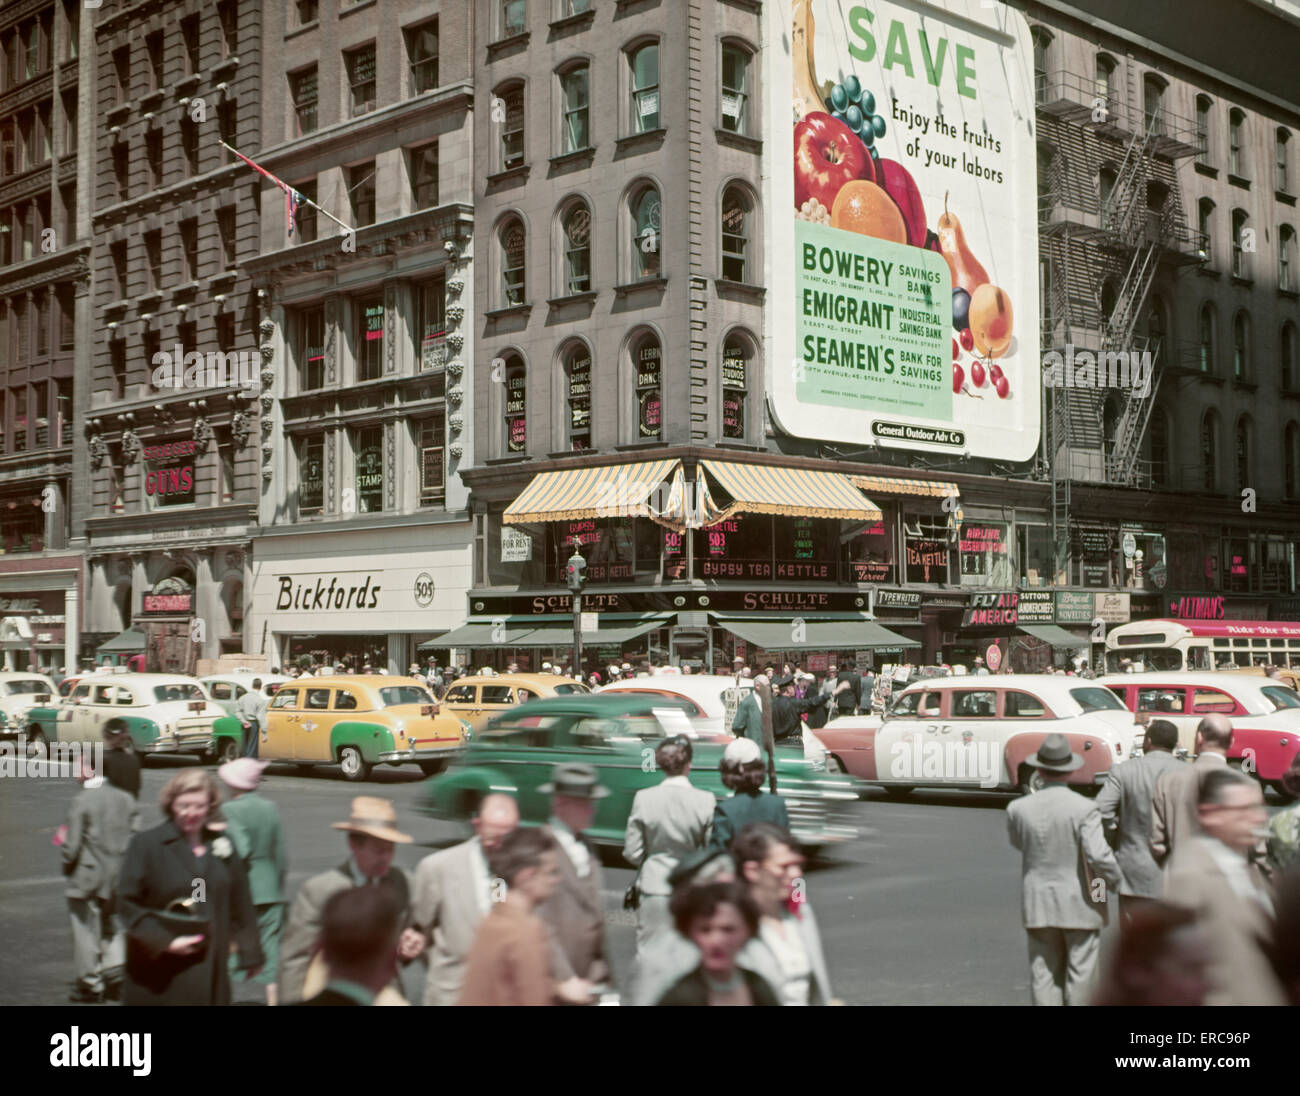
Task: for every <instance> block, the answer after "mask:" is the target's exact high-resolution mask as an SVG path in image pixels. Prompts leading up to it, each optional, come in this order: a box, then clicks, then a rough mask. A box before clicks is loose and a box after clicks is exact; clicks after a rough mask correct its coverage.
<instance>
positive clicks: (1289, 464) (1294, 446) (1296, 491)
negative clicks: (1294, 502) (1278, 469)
mask: <svg viewBox="0 0 1300 1096" xmlns="http://www.w3.org/2000/svg"><path fill="white" fill-rule="evenodd" d="M1282 486H1283V490H1284V491H1285V493H1286V497H1287V498H1289V499H1294V498H1300V426H1297V425H1296V424H1295V423H1289V424H1288V425H1287V428H1286V433H1285V434H1284V435H1283V446H1282Z"/></svg>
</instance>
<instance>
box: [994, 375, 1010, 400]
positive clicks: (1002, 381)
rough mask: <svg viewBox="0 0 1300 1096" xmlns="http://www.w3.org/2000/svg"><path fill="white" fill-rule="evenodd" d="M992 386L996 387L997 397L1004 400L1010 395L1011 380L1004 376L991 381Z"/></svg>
mask: <svg viewBox="0 0 1300 1096" xmlns="http://www.w3.org/2000/svg"><path fill="white" fill-rule="evenodd" d="M993 387H994V388H996V389H997V392H998V399H1000V400H1005V399H1006V398H1007V397H1008V396H1009V395H1011V382H1010V381H1008V380H1007V378H1006V377H999V378H998V379H997V380H995V381H994V382H993Z"/></svg>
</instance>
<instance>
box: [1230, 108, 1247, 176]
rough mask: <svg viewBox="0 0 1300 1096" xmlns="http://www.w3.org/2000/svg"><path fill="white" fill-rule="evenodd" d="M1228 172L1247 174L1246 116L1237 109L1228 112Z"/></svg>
mask: <svg viewBox="0 0 1300 1096" xmlns="http://www.w3.org/2000/svg"><path fill="white" fill-rule="evenodd" d="M1228 171H1229V172H1230V173H1231V174H1233V175H1237V176H1241V177H1243V178H1244V177H1245V174H1246V115H1245V114H1243V113H1242V112H1241V111H1240V110H1237V109H1236V108H1235V107H1234V108H1233V109H1232V110H1231V111H1229V112H1228Z"/></svg>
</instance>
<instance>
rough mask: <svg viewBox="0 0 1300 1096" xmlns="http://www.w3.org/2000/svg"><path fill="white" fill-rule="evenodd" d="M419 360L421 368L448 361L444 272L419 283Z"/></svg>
mask: <svg viewBox="0 0 1300 1096" xmlns="http://www.w3.org/2000/svg"><path fill="white" fill-rule="evenodd" d="M415 360H416V361H418V362H419V363H420V369H421V370H429V369H441V368H442V367H443V366H445V365H446V364H447V282H446V279H445V278H443V277H442V275H439V276H438V277H436V278H431V279H430V280H429V281H427V282H420V283H418V284H417V285H416V286H415Z"/></svg>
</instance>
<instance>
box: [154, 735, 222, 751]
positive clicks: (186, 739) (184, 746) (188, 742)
mask: <svg viewBox="0 0 1300 1096" xmlns="http://www.w3.org/2000/svg"><path fill="white" fill-rule="evenodd" d="M212 741H213V735H212V734H210V733H209V734H184V735H179V736H172V735H168V736H167V737H166V738H163V737H162V736H159V737H158V738H156V739H154V740H153V741H152V742H146V743H144V745H137V746H136V749H137V750H139V751H140V752H141V753H184V754H194V753H199V754H201V753H207V752H208V751H209V750H210V749H212Z"/></svg>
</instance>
